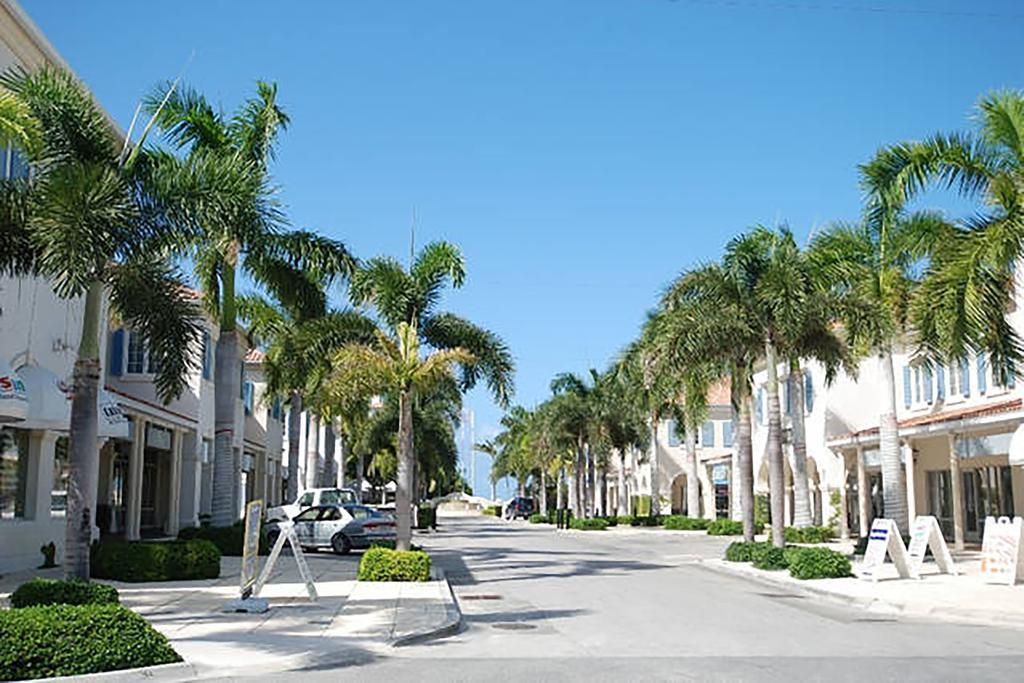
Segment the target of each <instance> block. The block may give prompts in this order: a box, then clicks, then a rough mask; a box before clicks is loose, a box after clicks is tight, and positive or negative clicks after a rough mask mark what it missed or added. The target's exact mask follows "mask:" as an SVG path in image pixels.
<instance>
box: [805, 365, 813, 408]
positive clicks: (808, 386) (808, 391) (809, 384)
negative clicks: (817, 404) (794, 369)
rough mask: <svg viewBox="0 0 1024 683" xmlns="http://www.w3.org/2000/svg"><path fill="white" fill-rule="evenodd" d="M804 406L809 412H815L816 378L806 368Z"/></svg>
mask: <svg viewBox="0 0 1024 683" xmlns="http://www.w3.org/2000/svg"><path fill="white" fill-rule="evenodd" d="M804 408H805V409H806V410H807V412H808V413H810V412H814V380H813V379H812V378H811V371H810V370H804Z"/></svg>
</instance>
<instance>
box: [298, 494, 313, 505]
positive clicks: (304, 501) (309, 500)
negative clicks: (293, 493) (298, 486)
mask: <svg viewBox="0 0 1024 683" xmlns="http://www.w3.org/2000/svg"><path fill="white" fill-rule="evenodd" d="M312 504H313V492H312V491H309V492H307V493H303V494H302V497H301V498H299V507H300V508H305V507H309V506H310V505H312Z"/></svg>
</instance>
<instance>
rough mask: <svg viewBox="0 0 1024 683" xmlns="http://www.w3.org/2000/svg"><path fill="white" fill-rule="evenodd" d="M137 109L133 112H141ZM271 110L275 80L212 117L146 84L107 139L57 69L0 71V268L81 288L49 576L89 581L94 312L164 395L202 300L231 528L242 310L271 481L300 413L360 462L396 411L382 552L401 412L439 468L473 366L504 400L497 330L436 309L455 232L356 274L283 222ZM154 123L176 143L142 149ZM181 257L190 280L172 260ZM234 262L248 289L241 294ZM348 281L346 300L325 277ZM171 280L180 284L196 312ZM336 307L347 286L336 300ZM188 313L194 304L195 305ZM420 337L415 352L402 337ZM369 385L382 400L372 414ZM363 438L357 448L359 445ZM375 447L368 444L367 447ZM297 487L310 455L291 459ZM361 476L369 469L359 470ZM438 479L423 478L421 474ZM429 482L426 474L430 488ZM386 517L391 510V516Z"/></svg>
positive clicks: (100, 119)
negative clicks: (263, 358)
mask: <svg viewBox="0 0 1024 683" xmlns="http://www.w3.org/2000/svg"><path fill="white" fill-rule="evenodd" d="M143 111H145V112H146V113H147V114H148V116H149V118H148V122H147V123H146V124H145V125H141V124H140V125H139V128H141V129H142V130H141V133H140V134H138V135H133V133H135V131H136V123H137V122H138V121H137V119H138V118H139V116H140V114H141V113H142V112H143ZM288 121H289V119H288V116H287V114H286V113H285V112H284V111H283V109H282V108H281V107H280V106H279V104H278V103H277V88H276V86H275V85H273V84H267V83H262V82H261V83H258V84H257V91H256V94H255V95H254V96H253V97H251V98H249V99H248V100H246V101H245V102H244V103H243V104H242V106H241V107H239V109H238V110H237V111H236V112H235V113H234V114H233V115H230V116H228V115H225V114H224V113H223V112H221V111H220V110H218V109H217V108H215V107H214V106H213V105H211V104H210V103H209V102H208V101H207V100H206V99H205V98H204V97H203V96H202V95H201V94H200V93H198V92H196V91H194V90H192V89H189V88H187V87H183V86H181V85H180V84H178V83H167V84H164V85H162V86H160V87H159V88H157V89H156V90H155V91H154V92H153V93H152V94H151V95H150V96H149V97H148V98H146V100H145V101H144V103H143V105H141V106H140V108H139V111H137V112H136V119H133V122H132V125H131V127H130V128H129V130H128V133H127V134H121V133H120V132H119V131H118V130H117V129H116V128H115V127H114V126H113V125H112V124H111V122H110V120H109V119H108V118H107V116H106V114H105V113H104V112H103V111H102V110H101V109H100V108H99V106H98V105H97V104H96V103H95V101H94V100H93V98H92V97H91V95H90V94H89V93H88V91H87V90H86V89H85V88H84V87H83V86H82V84H81V83H80V82H78V81H77V79H75V78H74V77H73V76H72V75H70V74H68V73H67V72H64V71H61V70H58V69H52V68H44V69H41V70H37V71H26V70H20V69H19V70H12V71H9V72H7V73H5V74H3V76H2V77H0V139H2V141H3V142H6V143H8V144H12V145H14V146H15V147H17V148H18V149H19V150H20V151H21V153H23V154H24V155H25V156H26V157H27V158H28V160H29V161H30V163H31V168H32V172H31V175H30V177H28V178H23V179H10V180H5V181H3V183H2V185H0V246H3V247H4V248H3V249H2V250H0V252H2V256H0V271H2V272H3V273H5V274H9V275H19V276H20V275H33V276H35V275H37V276H41V277H44V278H46V279H47V280H48V281H49V282H50V283H52V286H53V288H54V291H55V292H56V293H57V294H58V295H59V296H61V297H63V298H68V299H71V298H76V299H77V298H80V299H83V300H84V316H83V322H82V329H81V331H80V334H81V339H80V342H79V345H78V349H77V360H76V362H75V368H74V382H73V392H74V393H73V399H72V403H71V413H72V415H71V429H70V460H71V472H70V478H69V492H68V512H67V519H68V524H67V538H66V561H65V568H66V573H67V574H68V575H69V576H76V577H81V578H88V575H89V545H90V541H91V538H90V537H91V529H92V527H93V519H94V514H95V512H94V511H93V510H91V509H90V507H89V502H88V501H89V500H90V495H89V492H90V491H95V489H96V485H97V478H98V462H99V454H98V445H97V444H98V439H97V433H98V415H97V407H96V406H97V394H98V391H99V382H100V378H101V360H100V348H101V343H100V342H101V337H100V335H101V334H102V333H103V330H104V329H105V327H106V323H107V321H106V320H105V319H104V318H105V316H107V315H109V316H111V317H112V318H114V319H116V320H117V321H118V322H119V324H123V325H125V326H126V327H128V328H130V329H132V330H134V331H137V332H139V333H141V334H142V335H143V336H144V338H145V339H146V343H147V346H148V349H149V354H150V356H151V358H152V359H153V366H154V367H156V368H158V370H157V372H156V376H155V385H156V388H157V391H158V393H159V395H160V397H161V398H162V399H163V400H164V401H167V402H169V401H171V400H174V399H175V398H176V397H177V396H179V395H180V393H181V392H182V390H183V388H184V387H185V383H186V381H187V376H188V375H189V373H191V372H193V371H195V370H196V369H197V368H198V365H199V358H200V353H199V349H200V348H201V333H202V316H203V313H204V312H205V314H206V315H207V316H209V317H211V318H212V319H213V320H215V321H216V322H217V324H218V327H219V335H218V338H217V346H216V353H215V382H214V386H215V393H216V399H215V400H216V406H215V413H216V416H215V436H216V439H215V448H214V450H215V452H214V461H213V468H214V477H213V479H214V481H213V497H212V501H213V515H212V517H213V519H212V522H213V524H214V525H218V526H222V525H229V524H231V523H233V522H234V521H235V519H236V517H237V514H238V510H239V506H240V502H241V501H240V499H239V496H240V494H241V492H240V491H239V485H238V480H239V477H238V472H239V469H240V463H239V462H238V457H237V455H236V449H233V448H232V444H233V442H234V439H235V437H234V430H235V415H236V410H235V409H236V401H237V398H238V397H239V396H240V394H241V385H240V383H241V376H242V373H241V368H242V363H241V357H240V345H241V339H240V334H241V333H242V330H241V328H240V327H239V324H240V323H245V324H246V325H247V326H248V329H247V333H248V335H249V341H250V343H254V344H257V345H260V346H263V347H264V348H265V349H266V351H267V368H268V370H267V372H268V378H269V391H268V400H273V399H277V398H282V399H284V400H285V401H286V402H287V404H288V406H289V411H290V417H291V419H290V423H291V424H290V432H289V437H290V438H289V463H290V470H291V474H290V476H289V486H290V488H291V489H292V492H294V493H297V491H296V490H295V489H296V487H297V485H298V477H299V467H298V463H299V454H298V452H297V450H298V444H299V438H298V433H297V429H298V424H299V417H300V415H301V414H302V413H303V412H306V413H307V414H308V415H310V416H311V420H312V421H313V424H312V425H311V427H312V428H313V429H311V433H313V430H314V429H317V430H318V427H319V424H317V422H316V421H317V420H320V419H323V420H327V421H329V422H330V423H331V424H332V426H336V427H337V429H338V433H339V436H340V437H341V438H340V447H341V451H342V465H341V467H340V468H339V470H340V471H339V477H342V478H343V477H344V472H345V459H344V455H345V445H346V443H349V442H351V443H352V444H359V445H360V446H361V447H363V449H364V450H362V451H361V452H360V459H359V463H360V466H359V467H358V468H357V469H358V470H359V471H358V475H359V476H360V480H361V476H362V474H363V473H362V466H361V465H362V464H363V460H362V456H363V455H368V456H369V457H370V458H371V465H372V464H373V462H375V459H376V458H377V456H378V455H380V454H381V453H382V452H384V451H386V450H387V446H388V442H389V441H391V440H390V439H387V438H382V437H381V429H382V426H386V425H388V424H389V422H388V420H387V417H388V411H387V407H388V406H390V405H395V406H397V411H396V412H395V413H393V414H395V415H397V428H396V432H397V434H398V447H397V449H395V450H396V451H397V453H398V457H397V471H398V473H399V491H398V500H397V503H398V508H399V523H400V526H401V527H402V534H401V535H400V541H399V545H400V546H404V547H408V545H409V533H408V532H409V522H410V517H409V508H410V500H411V497H412V496H413V495H414V493H413V490H412V485H411V477H412V473H411V463H412V462H413V424H412V423H413V418H414V416H416V421H417V423H418V424H417V426H418V427H420V428H421V429H420V431H422V432H423V437H422V442H423V446H424V447H423V448H422V453H421V455H422V456H423V457H422V462H423V463H424V480H426V481H431V482H435V480H437V479H439V478H445V477H446V478H447V480H454V479H455V478H456V476H455V474H454V472H455V462H454V460H455V455H454V453H455V448H454V436H453V434H454V431H453V430H454V426H455V424H456V420H457V413H458V407H460V406H461V403H460V396H461V394H462V392H464V391H465V390H466V389H468V388H470V387H472V386H473V385H474V384H475V383H476V382H477V380H478V379H481V378H482V379H484V380H485V381H486V382H487V384H488V386H489V388H490V389H491V390H492V393H493V394H494V395H495V397H496V399H497V400H498V401H499V402H504V401H506V400H507V397H508V396H509V395H510V393H511V390H512V389H511V387H512V384H511V375H512V368H513V366H512V361H511V356H510V354H509V352H508V350H507V348H505V346H504V344H503V343H502V342H501V340H500V339H499V338H498V337H497V336H495V335H494V334H493V333H490V332H488V331H486V330H484V329H482V328H479V327H477V326H475V325H473V324H472V323H470V322H469V321H466V320H464V319H462V318H459V317H457V316H455V315H453V314H437V313H435V312H434V310H433V309H434V307H435V305H436V302H437V299H438V297H439V296H440V293H441V291H442V288H443V286H444V284H445V283H446V282H448V281H450V282H451V283H452V284H454V285H455V286H460V285H461V284H462V282H463V279H464V264H463V259H462V256H461V253H460V252H459V250H458V249H457V248H456V247H454V246H453V245H449V244H445V243H435V244H432V245H429V246H428V247H427V248H425V249H424V250H423V251H422V252H421V253H420V255H419V256H418V258H417V259H416V260H415V261H414V262H413V264H412V265H411V267H410V269H409V271H404V270H403V269H402V268H401V267H400V266H399V265H398V264H397V263H396V262H395V261H393V260H391V259H386V258H379V259H374V260H371V261H370V262H368V263H367V264H366V266H365V268H364V267H362V266H361V264H360V263H359V262H358V260H357V259H356V258H355V257H354V256H353V255H352V254H351V253H350V252H349V251H348V249H347V248H346V247H345V246H344V244H342V243H340V242H337V241H335V240H332V239H329V238H326V237H323V236H321V235H318V234H315V233H313V232H308V231H294V230H291V229H289V227H288V221H287V219H286V217H285V215H284V214H283V212H282V211H281V208H280V205H279V203H278V201H277V199H276V193H275V188H274V187H273V185H272V179H271V173H270V162H271V161H272V160H273V158H274V150H275V144H276V139H277V136H278V133H279V132H280V131H281V130H283V129H284V128H285V127H286V126H287V124H288ZM157 133H162V134H163V135H164V137H165V138H166V139H167V140H168V141H169V142H170V143H171V145H172V146H173V147H174V148H176V152H175V151H170V150H167V149H163V148H160V147H159V146H157V145H154V144H152V141H151V138H152V137H154V135H155V134H157ZM185 265H189V266H191V267H192V269H193V270H194V278H193V280H192V282H189V281H188V280H187V279H186V278H185V276H184V274H183V272H182V266H185ZM243 275H244V277H245V278H247V280H248V282H249V283H250V285H251V286H250V287H249V289H250V290H253V291H252V292H251V293H248V294H246V293H243V291H242V290H241V288H240V284H241V279H242V276H243ZM346 283H347V284H349V285H350V288H349V292H348V295H349V296H348V297H347V299H348V300H349V301H351V303H349V304H343V305H342V306H341V307H338V308H336V307H334V306H333V305H332V304H331V303H330V302H331V301H332V299H334V300H338V297H337V296H334V295H333V290H334V289H335V288H336V287H337V286H339V285H344V284H346ZM189 284H197V285H198V287H199V289H200V290H201V294H202V305H201V306H200V305H197V303H196V301H195V300H194V298H193V297H192V295H191V292H190V290H189V287H188V286H187V285H189ZM341 300H342V301H345V300H346V297H345V296H342V297H341ZM204 309H205V311H204ZM421 339H422V340H423V341H424V342H425V343H426V344H427V345H428V346H429V347H431V348H433V349H435V351H436V352H435V353H434V354H433V355H429V356H423V355H422V354H421V346H420V340H421ZM372 398H378V399H381V400H382V401H383V405H384V406H385V409H384V410H381V411H377V412H376V413H374V412H373V411H371V410H370V402H371V399H372ZM365 449H373V450H371V451H367V450H365ZM385 457H386V456H385ZM304 469H305V473H306V481H305V485H306V486H307V487H309V486H314V485H317V484H318V483H320V482H318V480H317V475H316V472H317V463H316V462H315V461H311V462H307V463H306V467H305V468H304ZM377 471H378V473H379V472H381V471H383V469H382V467H377ZM435 483H436V482H435ZM442 483H443V482H442ZM403 515H404V516H403Z"/></svg>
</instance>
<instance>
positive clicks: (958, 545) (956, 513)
mask: <svg viewBox="0 0 1024 683" xmlns="http://www.w3.org/2000/svg"><path fill="white" fill-rule="evenodd" d="M949 480H950V482H949V483H950V487H951V488H952V494H953V496H952V497H953V547H954V549H956V550H963V549H964V494H963V490H962V488H963V481H962V479H961V477H960V458H959V457H958V456H957V454H956V434H950V435H949Z"/></svg>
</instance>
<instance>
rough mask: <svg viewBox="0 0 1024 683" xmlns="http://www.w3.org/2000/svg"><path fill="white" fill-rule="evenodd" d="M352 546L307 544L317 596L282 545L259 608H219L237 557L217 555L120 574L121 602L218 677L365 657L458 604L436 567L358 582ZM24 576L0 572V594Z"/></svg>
mask: <svg viewBox="0 0 1024 683" xmlns="http://www.w3.org/2000/svg"><path fill="white" fill-rule="evenodd" d="M359 558H360V556H359V555H352V556H346V557H338V556H334V555H326V554H307V560H308V562H309V566H310V569H311V571H312V573H313V575H314V579H315V582H316V589H317V592H318V594H319V599H318V600H317V601H316V603H313V602H311V601H310V600H309V597H308V595H307V593H306V587H305V584H304V582H303V581H302V579H301V577H300V575H299V572H298V568H297V566H296V564H295V562H294V560H293V559H292V558H291V556H290V555H282V556H281V558H280V559H279V560H278V562H277V564H276V566H275V570H274V574H273V576H272V577H271V579H270V580H269V581H268V582H267V584H266V586H264V588H263V591H262V592H261V594H260V597H263V598H267V599H268V600H269V602H270V610H269V611H268V612H266V613H264V614H238V613H225V612H222V611H221V609H222V607H223V605H224V603H225V602H226V601H228V600H230V599H232V598H237V597H238V580H239V567H240V558H237V557H225V558H223V559H222V560H221V576H220V578H218V579H213V580H204V581H180V582H154V583H141V584H139V583H121V582H117V581H104V583H108V584H110V585H113V586H115V587H116V588H117V589H118V591H119V593H120V595H121V602H122V604H124V605H125V606H126V607H129V608H131V609H132V610H134V611H136V612H138V613H139V614H141V615H142V616H144V617H145V618H146V619H147V620H148V621H149V622H150V623H151V624H153V626H154V627H155V628H156V629H157V630H159V631H160V632H161V633H163V634H164V635H165V636H167V638H168V639H169V640H170V641H171V645H172V646H173V647H174V649H175V650H177V652H178V653H179V654H180V655H181V656H182V657H183V658H184V659H185V661H186V662H187V663H188V664H190V665H191V670H190V672H189V674H188V675H187V676H186V677H193V678H222V677H226V676H245V675H252V674H267V673H273V672H280V671H289V670H295V669H305V668H317V667H324V666H341V665H344V664H352V663H358V662H361V661H368V660H370V659H373V658H375V657H377V656H380V655H381V654H384V653H385V652H387V650H388V649H389V648H390V647H391V646H394V645H402V644H406V643H408V642H415V641H419V640H424V639H428V638H431V637H434V636H442V635H448V634H450V633H452V632H454V631H456V630H458V629H459V627H460V625H461V618H462V615H461V612H460V611H459V609H458V604H457V602H456V601H455V598H454V595H453V594H452V592H451V588H450V587H449V586H448V582H447V581H446V580H445V579H444V577H443V576H439V577H438V578H437V579H436V580H433V581H428V582H424V583H416V584H411V583H376V582H358V581H356V580H355V574H356V570H357V567H358V562H359ZM33 576H43V577H47V578H59V577H60V570H59V569H56V570H40V571H35V572H23V573H19V574H11V575H7V576H4V577H3V579H0V598H3V599H4V601H5V602H6V598H7V597H8V595H9V594H10V592H11V591H12V590H14V588H16V587H17V586H18V585H20V584H21V583H22V582H24V581H27V580H29V579H30V578H32V577H33Z"/></svg>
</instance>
